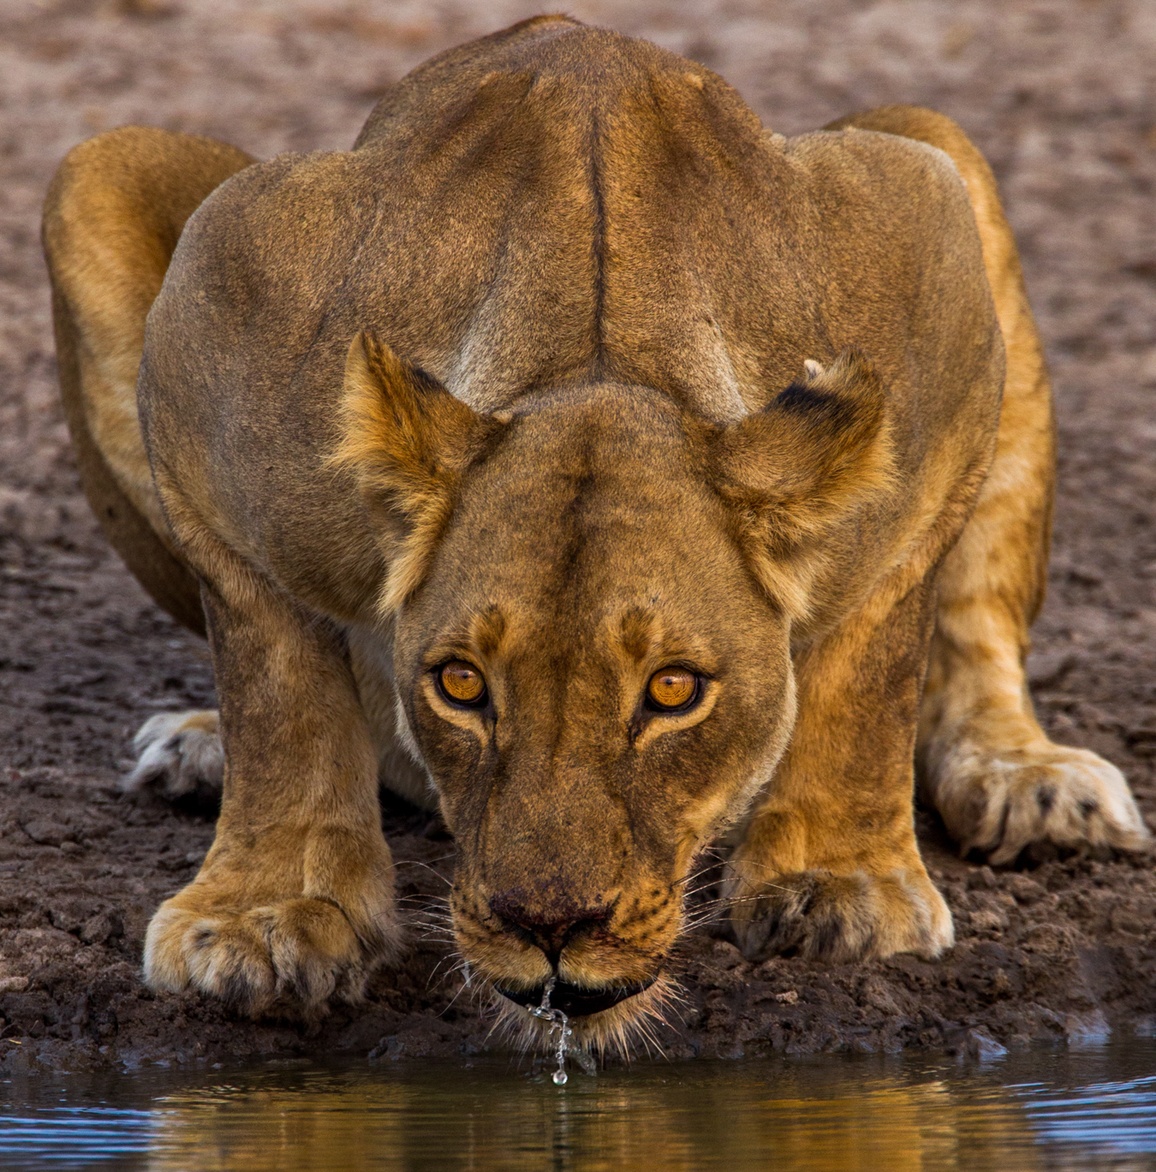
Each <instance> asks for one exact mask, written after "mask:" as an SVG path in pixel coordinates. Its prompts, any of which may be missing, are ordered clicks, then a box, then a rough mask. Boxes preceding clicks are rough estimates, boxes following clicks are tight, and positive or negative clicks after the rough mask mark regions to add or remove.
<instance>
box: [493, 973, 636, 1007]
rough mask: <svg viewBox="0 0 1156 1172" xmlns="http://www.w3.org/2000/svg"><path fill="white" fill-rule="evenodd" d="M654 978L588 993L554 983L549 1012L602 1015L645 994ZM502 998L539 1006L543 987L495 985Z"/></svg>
mask: <svg viewBox="0 0 1156 1172" xmlns="http://www.w3.org/2000/svg"><path fill="white" fill-rule="evenodd" d="M654 981H655V978H654V977H651V978H650V979H649V980H647V981H635V982H634V983H632V984H629V985H608V986H606V987H605V988H603V989H588V988H584V987H583V986H582V985H571V984H569V983H568V982H566V981H555V983H554V987H553V989H551V990H550V1008H551V1009H558V1010H561V1012H562V1013H564V1014H565V1015H566V1016H567V1017H589V1016H590V1015H591V1014H594V1013H602V1012H603V1011H604V1010H606V1009H613V1008H614V1006H615V1005H620V1004H621V1003H622V1002H623V1001H625V1000H626V999H627V998H629V997H635V996H637V995H638V994H639V993H642V992H645V991H646V990H647V989H649V988H650V986H651V985H653V984H654ZM494 988H496V989H497V991H498V992H499V993H501V995H502V996H503V997H506V998H508V999H509V1000H510V1001H513V1002H515V1003H516V1004H518V1005H523V1006H527V1007H529V1006H531V1005H541V1004H542V997H543V995H544V994H545V992H546V986H545V985H544V984H542V985H538V986H537V987H536V988H533V989H506V988H503V987H502V986H501V985H495V986H494Z"/></svg>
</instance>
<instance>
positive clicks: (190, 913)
mask: <svg viewBox="0 0 1156 1172" xmlns="http://www.w3.org/2000/svg"><path fill="white" fill-rule="evenodd" d="M44 235H45V243H46V248H47V252H48V258H49V264H50V266H51V271H52V280H53V288H54V297H55V302H54V304H55V310H56V327H57V344H58V348H59V355H60V368H61V382H62V387H63V392H64V398H65V403H66V405H67V411H68V418H69V423H70V425H71V428H72V432H73V436H74V438H75V441H76V448H77V453H78V458H79V461H80V466H81V472H82V476H83V481H84V487H85V490H86V492H87V494H88V496H89V498H90V500H91V502H92V504H93V507H94V508H95V510H96V512H97V514H98V516H99V517H100V519H101V522H102V523H103V525H104V526H105V528H106V530H107V532H108V535H109V538H110V540H111V541H112V543H113V544H114V545H115V546H116V548H117V549H118V550H119V551H120V553H121V554H122V555H123V557H124V558H125V560H126V561H127V563H128V565H129V566H130V568H131V569H132V570H133V572H134V573H135V574H136V575H137V576H138V577H139V578H140V580H141V582H142V583H143V584H144V585H145V587H146V588H147V589H148V590H149V591H150V592H151V593H152V595H153V597H154V598H156V600H157V601H158V602H159V603H160V604H161V605H162V606H164V607H166V608H167V609H168V610H169V611H170V613H172V614H173V615H174V616H176V617H177V618H178V619H179V620H181V621H182V622H184V623H185V624H187V625H188V626H191V627H193V628H195V629H201V628H202V624H203V628H204V629H205V630H206V631H207V634H208V639H209V644H210V647H211V649H212V656H213V663H214V668H215V672H216V681H217V688H218V692H219V698H220V714H219V718H218V715H217V714H216V713H213V712H195V713H181V714H175V715H169V716H164V717H158V718H154V719H153V720H151V721H150V722H149V723H148V724H146V725H145V726H144V728H143V729H142V731H141V734H140V736H139V737H138V747H139V749H140V752H141V758H140V764H139V766H138V768H137V770H136V772H135V773H134V775H133V784H134V785H152V786H156V787H158V788H159V789H160V790H161V791H163V792H166V793H169V794H178V793H181V792H185V791H187V790H189V789H190V788H192V787H194V786H205V785H212V784H214V783H216V784H220V785H222V786H223V790H222V795H221V812H220V820H219V823H218V828H217V836H216V841H215V842H214V844H213V847H212V849H211V850H210V851H209V854H208V856H207V857H206V859H205V861H204V865H203V867H202V868H201V871H200V874H199V875H198V876H197V878H196V880H195V881H194V882H193V883H191V884H190V885H189V886H188V887H186V888H185V889H184V890H183V891H181V892H180V893H179V894H177V895H176V896H174V897H173V898H172V899H169V900H168V901H167V902H165V903H164V905H163V906H162V907H161V908H160V910H159V911H158V912H157V913H156V916H155V917H154V919H153V921H152V923H151V926H150V927H149V930H148V936H147V941H146V945H145V958H144V967H145V975H146V979H147V981H148V982H149V984H150V985H151V986H152V987H153V988H155V989H170V990H176V989H184V988H187V987H194V988H197V989H200V990H203V991H205V992H207V993H211V994H215V995H218V996H220V997H224V998H227V999H228V1000H229V1001H230V1002H232V1003H234V1004H235V1005H237V1006H238V1007H240V1008H242V1009H243V1010H246V1011H249V1012H254V1013H260V1012H263V1011H266V1010H268V1009H269V1008H270V1007H272V1006H274V1005H277V1006H278V1007H280V1006H283V1005H285V1004H287V1003H297V1004H299V1005H303V1006H305V1007H307V1008H310V1007H312V1008H316V1007H319V1006H321V1005H322V1004H323V1003H325V1002H326V1001H327V1000H328V999H329V998H331V997H333V996H335V995H339V996H345V997H354V996H356V995H357V994H358V993H359V992H360V991H361V989H362V987H363V984H364V981H365V978H366V975H367V973H368V972H369V971H370V970H371V969H372V968H373V967H374V966H375V965H376V964H378V963H379V962H380V961H381V960H382V959H383V958H384V957H387V956H388V955H389V954H390V952H391V950H392V949H393V948H394V947H395V945H396V942H397V941H398V939H399V922H398V918H397V913H396V910H395V906H394V895H393V874H392V865H391V861H390V852H389V848H388V846H387V845H386V843H385V841H384V839H383V837H382V833H381V827H380V818H379V812H378V804H377V787H378V780H379V778H381V779H382V780H384V782H385V783H386V784H388V785H390V786H392V787H393V788H395V789H396V790H397V791H398V792H399V793H401V794H404V795H405V796H406V797H408V798H410V799H412V800H413V801H415V802H420V803H424V804H427V805H429V806H436V807H437V808H438V809H440V811H441V813H442V815H443V816H444V818H445V821H446V824H447V825H448V827H449V829H450V830H451V832H452V833H453V835H454V837H455V839H456V843H457V851H458V863H457V869H456V878H455V883H454V888H453V895H452V912H453V922H454V928H455V932H456V936H457V940H458V943H459V945H460V948H461V951H462V953H463V954H464V956H465V958H466V960H467V961H468V964H469V966H470V969H471V970H472V972H473V973H475V974H477V975H478V976H479V977H481V978H484V980H485V981H486V982H488V983H489V984H490V985H491V986H492V987H493V988H495V989H496V990H498V991H499V992H500V993H501V994H503V995H504V996H505V998H507V999H509V1000H510V1001H511V1002H516V1003H521V1004H524V1005H530V1004H536V1003H538V1002H539V1001H540V1000H541V998H542V996H543V991H544V989H545V988H546V986H547V983H548V982H549V981H551V980H552V981H553V986H552V992H551V997H552V1002H551V1003H552V1005H553V1006H554V1007H556V1008H558V1009H560V1010H562V1011H564V1012H566V1013H568V1014H571V1015H574V1016H579V1017H581V1018H582V1019H583V1025H584V1028H585V1030H586V1033H587V1036H590V1037H595V1038H597V1037H599V1036H606V1035H607V1031H610V1032H616V1031H620V1030H621V1029H622V1028H624V1027H625V1026H628V1025H629V1023H631V1022H633V1021H637V1020H639V1018H640V1015H643V1014H645V1013H646V1012H647V1011H648V1010H650V1009H653V1007H654V1005H655V1004H656V1002H657V1000H658V999H660V998H661V995H662V986H663V980H664V967H665V966H666V964H667V960H668V957H669V956H670V954H671V949H672V946H673V944H674V942H675V940H676V938H677V937H678V934H679V932H680V930H681V928H682V927H683V925H684V910H683V904H684V893H685V891H686V887H687V881H688V877H689V876H690V875H691V874H692V872H693V871H694V869H695V858H696V856H698V855H699V854H700V852H701V851H702V850H703V849H704V847H706V846H707V845H708V844H710V843H711V842H713V841H716V840H718V838H719V837H720V836H721V835H723V834H724V832H727V831H728V830H729V832H730V834H731V840H730V841H731V842H732V843H733V851H732V853H731V855H730V858H729V863H728V869H727V879H726V894H727V896H728V898H729V899H730V900H731V903H732V907H733V925H734V931H735V934H736V937H737V940H738V941H739V943H740V944H741V946H742V948H743V949H744V951H745V952H746V953H747V954H748V955H750V956H761V955H765V954H768V953H773V952H782V951H788V950H794V951H796V952H798V953H800V954H802V955H804V956H808V957H819V958H827V959H830V960H832V961H846V960H851V959H855V958H861V957H879V956H886V955H888V954H891V953H895V952H901V951H912V952H916V953H919V954H920V955H922V956H925V957H934V956H937V955H938V954H939V953H941V952H942V951H943V950H944V949H945V948H947V947H949V946H950V944H951V943H952V924H951V916H950V914H949V912H948V909H947V907H946V905H945V903H944V901H943V899H942V897H941V896H940V894H939V893H938V892H937V890H936V889H935V887H934V886H933V885H932V883H931V881H930V879H929V878H928V875H927V872H926V870H925V868H924V865H923V862H922V860H921V858H920V855H919V850H918V847H917V845H916V840H915V836H914V832H913V807H912V800H913V786H914V768H915V765H916V763H918V767H919V777H920V779H921V784H922V786H923V788H924V791H925V793H926V796H927V798H928V800H929V801H930V802H931V803H932V804H933V805H934V806H935V808H936V809H937V810H938V811H939V812H940V814H941V815H942V817H943V820H944V822H945V824H946V826H947V828H948V829H949V831H950V832H951V833H952V835H954V836H955V838H957V839H958V840H959V842H960V844H961V847H962V848H963V849H964V850H965V851H967V850H973V849H974V850H978V851H981V852H983V853H985V854H986V855H987V856H988V857H989V858H990V860H991V861H992V862H993V863H1007V862H1009V861H1011V860H1013V859H1014V858H1015V857H1016V856H1017V855H1018V854H1019V853H1020V851H1021V850H1022V849H1023V848H1025V847H1026V846H1028V845H1029V844H1032V843H1037V842H1042V841H1050V842H1052V843H1056V844H1059V845H1061V846H1065V847H1072V846H1077V845H1079V844H1084V843H1090V844H1106V845H1108V846H1111V847H1116V848H1139V847H1141V846H1143V845H1144V843H1145V842H1146V841H1147V840H1148V838H1149V832H1148V830H1147V828H1146V827H1145V825H1144V823H1143V821H1142V819H1141V817H1140V815H1139V812H1138V811H1137V809H1136V806H1135V803H1134V802H1133V799H1132V797H1131V795H1130V794H1129V791H1128V788H1127V785H1126V783H1125V781H1124V779H1123V777H1122V776H1121V775H1120V773H1119V771H1118V770H1117V769H1115V768H1114V767H1113V766H1112V765H1110V764H1108V763H1107V762H1105V761H1103V760H1101V759H1100V758H1099V757H1097V756H1095V755H1094V754H1092V753H1090V752H1087V751H1084V750H1081V749H1075V748H1068V747H1065V746H1061V745H1056V744H1053V743H1052V742H1050V741H1049V740H1048V739H1047V737H1046V736H1045V735H1044V733H1043V732H1042V731H1041V729H1040V726H1039V725H1038V723H1037V722H1036V719H1035V716H1034V715H1033V711H1032V705H1031V701H1030V699H1029V696H1028V692H1027V688H1026V685H1025V681H1024V671H1023V662H1024V655H1025V652H1026V649H1027V646H1028V627H1029V624H1030V623H1031V620H1032V618H1033V616H1034V615H1035V613H1036V611H1037V609H1038V607H1039V604H1040V600H1041V597H1042V594H1043V589H1044V581H1045V562H1046V551H1047V543H1048V528H1049V521H1050V512H1051V501H1052V481H1053V427H1052V417H1051V407H1050V395H1049V387H1048V383H1047V378H1046V375H1045V371H1044V366H1043V360H1042V357H1041V351H1040V345H1039V341H1038V339H1037V336H1036V331H1035V327H1034V325H1033V322H1032V318H1031V314H1030V311H1029V309H1028V305H1027V301H1026V299H1025V295H1024V291H1023V284H1022V280H1021V275H1020V267H1019V263H1018V259H1017V255H1016V251H1015V246H1014V244H1013V241H1012V238H1011V235H1010V232H1009V229H1008V226H1007V223H1006V221H1005V219H1004V216H1003V213H1002V211H1001V208H1000V204H999V200H998V197H997V194H996V190H995V186H994V182H993V179H992V176H991V174H990V172H989V170H988V168H987V166H986V165H985V163H984V162H983V160H982V158H981V157H980V155H979V154H978V153H977V151H976V150H975V148H974V147H973V146H972V145H971V144H970V143H969V141H968V140H967V138H966V137H965V136H964V134H963V133H962V131H961V130H960V129H959V128H958V127H957V126H956V125H955V124H954V123H952V122H951V121H950V120H949V119H947V118H944V117H942V116H940V115H937V114H933V113H931V112H929V111H926V110H919V109H913V108H907V107H889V108H886V109H882V110H875V111H872V112H870V113H866V114H859V115H856V116H854V117H850V118H847V119H844V120H842V121H840V122H838V123H835V124H834V125H832V126H830V127H828V128H827V129H825V130H822V131H820V132H818V133H814V134H806V135H803V136H801V137H798V138H793V139H786V138H783V137H782V136H781V135H778V134H774V133H772V132H769V131H767V130H764V129H763V127H762V126H761V125H760V124H759V122H758V120H757V118H756V117H755V115H754V114H753V113H752V112H751V111H750V110H749V109H748V108H747V107H746V106H745V105H744V104H743V102H742V101H741V99H740V98H739V97H738V95H737V94H736V93H735V92H734V91H733V90H732V89H731V88H730V87H729V86H728V85H727V84H726V83H725V82H724V81H722V80H721V79H720V78H719V77H717V76H715V75H714V74H713V73H711V72H710V71H709V70H707V69H705V68H703V67H701V66H699V65H696V64H694V63H692V62H690V61H686V60H683V59H681V58H679V57H676V56H674V55H672V54H670V53H667V52H664V51H662V50H659V49H658V48H656V47H654V46H653V45H649V44H647V43H645V42H641V41H635V40H629V39H627V38H624V37H621V36H618V35H616V34H614V33H612V32H607V31H603V30H599V29H593V28H588V27H585V26H583V25H581V24H578V23H577V22H575V21H572V20H569V19H566V18H563V17H554V16H550V17H540V18H537V19H534V20H530V21H525V22H523V23H521V24H518V25H515V26H514V27H513V28H510V29H508V30H506V31H504V32H501V33H497V34H495V35H493V36H490V37H486V38H484V39H482V40H479V41H475V42H473V43H472V44H468V45H466V46H464V47H461V48H458V49H454V50H452V51H450V52H447V53H444V54H442V55H441V56H438V57H436V58H434V59H433V60H432V61H430V62H429V63H427V64H426V65H423V66H422V67H421V68H419V69H417V70H416V71H415V72H414V73H412V74H410V75H409V76H408V77H406V78H405V79H404V80H402V81H401V82H399V83H398V84H397V85H396V86H394V87H393V88H392V89H391V90H390V91H389V92H388V93H387V94H386V95H385V97H384V98H383V99H382V100H381V102H380V103H379V104H378V106H377V108H376V109H375V110H374V112H373V114H372V115H371V116H370V119H369V121H368V123H367V125H366V127H365V129H364V130H363V131H362V133H361V136H360V138H359V139H358V141H357V143H356V145H355V147H354V149H353V150H352V151H350V152H319V153H315V154H309V155H282V156H279V157H277V158H274V159H272V160H270V161H269V162H265V163H258V162H254V161H253V160H251V159H250V158H249V157H248V156H246V155H244V154H242V153H241V152H240V151H237V150H235V149H233V148H231V147H228V146H225V145H222V144H220V143H217V142H212V141H209V140H206V139H203V138H198V137H195V136H190V135H183V134H171V133H166V132H162V131H159V130H146V129H137V128H125V129H122V130H117V131H113V132H112V133H110V134H106V135H102V136H101V137H99V138H96V139H94V140H92V141H91V142H87V143H84V144H83V145H81V146H79V147H77V148H76V149H75V150H74V151H72V152H71V153H70V154H69V156H68V157H67V159H66V160H65V162H64V164H63V165H62V167H61V169H60V172H59V174H58V175H57V177H56V180H55V182H54V184H53V186H52V189H51V191H50V193H49V196H48V203H47V210H46V215H45V229H44ZM146 318H147V321H146ZM218 719H219V725H218Z"/></svg>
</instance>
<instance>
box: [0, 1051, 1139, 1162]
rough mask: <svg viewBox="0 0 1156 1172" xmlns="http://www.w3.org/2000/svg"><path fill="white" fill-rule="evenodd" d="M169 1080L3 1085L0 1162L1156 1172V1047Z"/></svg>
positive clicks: (277, 1071) (484, 1064) (136, 1077)
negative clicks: (586, 1070) (595, 1069)
mask: <svg viewBox="0 0 1156 1172" xmlns="http://www.w3.org/2000/svg"><path fill="white" fill-rule="evenodd" d="M552 1069H553V1066H552V1064H549V1065H546V1066H543V1067H541V1068H540V1069H533V1068H532V1067H531V1065H530V1064H528V1063H526V1064H523V1065H522V1066H521V1068H519V1066H518V1064H517V1063H516V1062H514V1061H510V1062H507V1061H504V1060H501V1059H487V1060H485V1061H475V1062H473V1063H472V1064H469V1063H468V1062H467V1060H463V1061H462V1062H460V1063H452V1064H450V1063H444V1062H427V1063H412V1064H408V1065H391V1064H382V1065H379V1066H373V1067H371V1066H368V1065H365V1064H361V1065H358V1066H349V1065H346V1066H332V1067H325V1066H319V1065H317V1064H314V1063H308V1064H304V1063H303V1064H301V1065H293V1064H288V1065H285V1064H282V1065H277V1066H264V1067H262V1068H260V1069H250V1070H237V1071H228V1072H226V1071H208V1072H202V1073H201V1074H200V1075H199V1076H193V1075H190V1074H187V1073H185V1074H178V1073H174V1072H165V1071H155V1070H153V1071H149V1072H138V1073H136V1074H127V1075H120V1076H115V1077H114V1076H107V1077H104V1078H102V1079H100V1080H92V1079H86V1078H83V1077H80V1076H73V1077H72V1078H69V1079H63V1080H60V1081H57V1082H53V1083H48V1082H45V1081H44V1080H43V1078H36V1079H26V1080H12V1081H9V1082H6V1083H4V1084H0V1116H2V1117H0V1167H3V1168H5V1169H8V1168H26V1167H82V1166H97V1167H100V1166H104V1167H109V1168H113V1167H115V1168H147V1169H155V1170H157V1172H162V1170H163V1172H168V1170H172V1172H191V1170H199V1169H221V1170H232V1169H237V1170H240V1172H264V1170H266V1169H268V1170H269V1172H273V1170H276V1172H293V1170H295V1169H343V1170H344V1169H358V1168H367V1169H426V1168H428V1169H439V1170H440V1169H459V1168H460V1169H477V1170H483V1169H491V1168H492V1169H502V1170H517V1169H543V1168H556V1169H571V1168H572V1169H615V1170H617V1169H646V1170H647V1172H667V1170H681V1169H687V1170H690V1169H695V1170H698V1169H712V1168H719V1169H723V1168H725V1169H728V1170H731V1172H733V1170H740V1169H746V1168H767V1167H773V1168H806V1169H808V1172H822V1170H824V1169H864V1170H867V1169H883V1170H885V1172H905V1170H906V1169H932V1168H935V1169H940V1168H944V1169H952V1168H960V1169H968V1170H969V1172H984V1170H986V1169H992V1170H995V1169H999V1170H1000V1172H1007V1170H1009V1169H1018V1168H1040V1169H1044V1168H1047V1169H1054V1168H1073V1169H1076V1168H1080V1169H1082V1168H1088V1167H1099V1166H1110V1167H1112V1168H1137V1169H1139V1168H1153V1167H1156V1039H1138V1040H1135V1041H1132V1042H1128V1043H1125V1044H1112V1045H1108V1046H1104V1047H1098V1048H1095V1049H1087V1050H1082V1051H1073V1050H1037V1051H1034V1052H1031V1053H1027V1054H1013V1055H1011V1056H1008V1057H1006V1058H1004V1059H1002V1060H1000V1061H998V1062H994V1063H990V1064H988V1065H976V1064H974V1063H972V1064H965V1065H960V1064H959V1063H958V1062H956V1061H954V1060H951V1059H942V1060H928V1059H926V1058H925V1059H922V1060H920V1061H911V1060H891V1059H879V1058H838V1059H835V1058H827V1059H817V1060H784V1061H781V1062H761V1063H725V1064H724V1063H706V1062H701V1063H690V1064H669V1065H668V1064H662V1063H658V1062H650V1063H645V1064H638V1065H636V1066H634V1067H633V1068H632V1069H629V1070H625V1069H616V1070H611V1071H604V1072H602V1073H600V1074H598V1075H597V1076H593V1077H592V1076H589V1075H586V1074H583V1073H582V1072H581V1071H579V1070H573V1071H572V1073H571V1077H570V1080H569V1082H568V1084H567V1085H566V1086H565V1087H557V1086H555V1085H554V1084H553V1082H552V1081H551V1078H550V1075H551V1072H552Z"/></svg>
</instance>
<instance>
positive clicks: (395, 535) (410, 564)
mask: <svg viewBox="0 0 1156 1172" xmlns="http://www.w3.org/2000/svg"><path fill="white" fill-rule="evenodd" d="M501 426H502V425H501V423H499V422H498V421H497V420H496V419H494V418H492V417H490V416H483V415H479V414H478V413H477V412H476V411H474V410H473V409H472V408H471V407H469V406H468V405H467V404H465V403H463V402H462V401H461V400H460V399H456V398H454V396H453V395H451V394H450V392H449V391H447V390H446V388H445V387H443V386H442V384H441V383H440V382H438V380H437V379H435V378H433V377H432V376H431V375H429V374H427V373H426V372H425V371H423V370H421V369H420V368H418V367H416V366H414V365H412V364H411V363H409V362H406V361H405V360H404V359H403V358H401V357H399V355H398V354H397V353H396V352H395V351H394V350H393V348H392V347H390V346H388V345H387V344H386V343H385V342H383V341H381V340H380V339H379V338H377V337H376V336H375V335H373V334H372V333H369V332H363V333H361V334H358V336H357V337H356V338H354V339H353V342H352V344H351V345H350V347H349V353H348V356H347V358H346V362H345V381H344V386H343V389H342V396H341V419H340V435H341V440H340V444H339V446H338V448H337V451H336V452H335V454H334V459H333V462H334V463H335V464H336V465H339V466H343V467H346V468H349V469H351V470H352V471H353V473H354V475H355V477H356V479H357V482H358V487H359V488H360V490H361V495H362V499H363V501H364V502H365V506H366V509H367V511H368V512H369V515H370V517H371V518H372V519H373V521H374V523H375V527H376V528H377V529H378V532H379V534H380V540H381V542H382V544H383V547H384V552H385V554H386V559H387V563H388V565H389V570H388V575H387V578H386V585H385V591H384V593H383V596H382V599H381V607H382V610H383V611H386V612H390V613H392V612H393V611H394V610H396V609H397V607H398V606H400V605H401V604H402V603H403V602H404V601H405V600H406V599H407V598H408V597H409V596H410V594H412V593H413V591H414V590H415V589H416V588H417V587H418V585H420V583H421V581H422V579H423V578H424V577H425V573H426V570H427V568H428V564H429V559H430V557H431V555H432V554H433V551H434V548H435V547H436V545H437V542H438V540H439V539H440V537H441V535H442V533H443V531H444V530H445V526H446V523H447V522H448V520H449V517H450V514H451V512H452V511H453V507H454V504H455V503H456V501H457V495H458V489H459V487H460V484H461V479H462V475H463V474H464V473H465V471H466V469H467V468H469V467H470V465H471V464H472V463H473V462H474V461H475V460H476V459H477V458H478V457H479V456H480V455H481V453H482V451H483V450H484V448H485V446H486V441H487V440H488V438H489V437H490V436H491V435H492V434H493V433H494V432H495V431H496V430H498V429H500V427H501Z"/></svg>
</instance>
